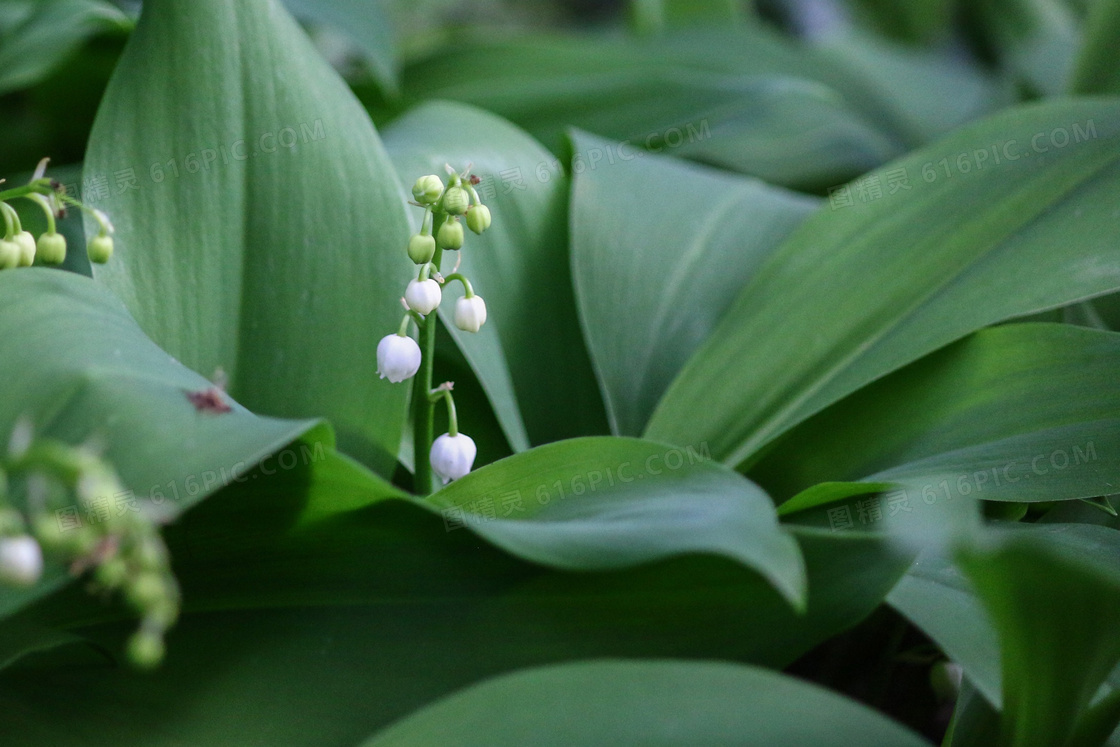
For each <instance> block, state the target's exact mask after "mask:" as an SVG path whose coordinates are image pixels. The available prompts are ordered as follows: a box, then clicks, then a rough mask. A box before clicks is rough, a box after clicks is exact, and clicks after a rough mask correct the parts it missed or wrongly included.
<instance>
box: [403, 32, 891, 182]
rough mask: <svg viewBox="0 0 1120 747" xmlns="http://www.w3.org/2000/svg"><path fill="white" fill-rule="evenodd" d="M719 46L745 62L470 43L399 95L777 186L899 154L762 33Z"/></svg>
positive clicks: (834, 178) (829, 178)
mask: <svg viewBox="0 0 1120 747" xmlns="http://www.w3.org/2000/svg"><path fill="white" fill-rule="evenodd" d="M755 36H758V37H759V38H758V39H757V40H756V39H755ZM723 41H724V42H725V43H734V42H735V41H737V42H738V43H740V44H743V45H747V46H749V48H750V49H751V53H752V55H753V56H752V57H751V60H750V63H749V64H750V66H749V67H748V66H746V65H737V66H735V67H734V68H732V66H730V65H728V64H727V63H726V62H725V63H723V64H721V65H718V66H717V65H712V64H710V61H709V60H707V59H702V60H699V61H696V60H693V59H690V57H691V56H692V55H693V54H694V47H693V46H692V45H688V46H685V47H684V49H683V51H677V47H678V46H680V45H681V43H680V42H677V41H674V40H673V38H669V39H667V40H661V39H658V40H656V41H649V42H645V43H639V42H633V41H623V40H617V39H612V40H609V41H604V40H594V39H585V38H579V37H536V38H525V37H521V38H518V39H498V40H494V39H492V38H489V39H482V38H469V39H464V41H463V46H464V47H465V50H466V51H464V52H462V53H460V54H457V55H454V56H448V55H445V54H436V55H433V56H431V57H429V58H426V59H424V60H421V61H418V62H417V63H414V64H413V65H411V66H410V67H408V68H407V69H406V70H405V72H404V76H403V80H404V89H405V90H406V91H408V92H409V93H410V95H412V96H416V97H423V98H441V99H454V100H458V101H464V102H467V103H470V104H474V105H476V106H480V107H482V108H484V109H488V110H490V111H493V112H495V113H497V114H500V115H501V116H503V117H506V118H507V119H510V120H512V121H513V122H515V123H517V124H518V125H520V126H522V127H524V128H525V129H526V130H528V131H529V132H530V133H531V134H533V135H534V136H535V137H537V138H538V139H540V140H541V141H542V142H543V143H544V144H545V145H546V146H548V147H550V148H552V149H553V150H554V151H556V152H559V151H560V150H561V148H562V145H563V136H564V133H565V132H566V131H567V130H568V129H569V128H570V127H572V126H575V127H578V128H580V129H582V130H586V131H588V132H591V133H594V134H597V135H600V136H602V137H606V138H609V139H612V140H614V141H615V143H614V148H615V150H616V151H617V150H618V149H621V150H622V151H624V152H630V151H632V150H633V149H636V148H646V149H652V150H654V151H657V152H668V153H674V154H676V155H687V156H688V157H690V158H695V159H697V160H701V161H706V162H711V163H715V164H717V165H721V166H727V167H730V168H734V169H737V170H741V171H745V172H746V173H750V174H753V175H755V176H759V177H761V178H763V179H766V180H767V181H771V182H774V183H779V184H786V185H790V184H796V185H801V184H811V185H815V186H819V185H822V184H835V183H837V182H838V181H843V180H844V179H847V178H850V177H851V176H853V175H855V174H858V173H862V172H863V171H866V170H868V169H870V168H872V167H874V166H876V165H878V164H880V163H882V162H883V161H885V160H887V159H889V158H891V157H892V156H894V155H897V154H899V153H901V152H902V148H901V145H900V144H899V143H898V142H897V140H896V138H895V137H894V136H893V133H891V132H890V131H888V130H886V129H885V128H884V127H883V126H881V125H880V123H879V122H878V121H876V120H875V119H873V118H872V117H869V116H866V115H865V114H864V113H863V112H861V111H858V110H857V109H856V108H855V107H854V106H853V105H852V104H851V102H849V101H848V100H847V99H846V98H845V97H844V96H843V95H842V94H841V93H839V92H838V91H837V90H836V89H834V88H833V87H832V86H830V85H828V84H827V83H824V82H821V81H819V80H816V79H814V78H813V77H810V76H809V75H807V74H805V70H804V68H805V67H811V66H806V65H804V63H803V62H801V63H793V64H790V63H789V60H791V59H793V60H796V59H797V57H798V53H797V51H796V50H790V49H786V48H784V47H783V46H782V45H781V44H780V43H779V42H776V41H775V40H774V39H772V38H771V37H769V36H766V37H762V35H761V34H755V35H752V36H750V37H748V38H745V39H744V38H739V39H737V40H726V39H724V40H723ZM756 42H757V44H756ZM712 43H713V42H712V40H711V39H706V41H705V42H704V44H705V48H704V52H703V53H704V54H706V55H708V54H711V45H712ZM751 45H753V46H751ZM775 50H777V51H775ZM735 59H737V58H735Z"/></svg>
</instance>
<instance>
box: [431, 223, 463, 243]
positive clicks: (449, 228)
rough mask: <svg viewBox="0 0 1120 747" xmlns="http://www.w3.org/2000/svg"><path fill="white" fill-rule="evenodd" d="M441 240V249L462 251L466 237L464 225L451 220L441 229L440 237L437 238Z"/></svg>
mask: <svg viewBox="0 0 1120 747" xmlns="http://www.w3.org/2000/svg"><path fill="white" fill-rule="evenodd" d="M436 238H437V239H438V240H439V246H440V248H441V249H451V250H455V249H462V248H463V241H464V240H465V238H466V237H465V236H464V235H463V225H462V224H461V223H459V221H457V220H449V221H447V222H446V223H444V224H443V225H442V226H440V227H439V235H438V236H437V237H436Z"/></svg>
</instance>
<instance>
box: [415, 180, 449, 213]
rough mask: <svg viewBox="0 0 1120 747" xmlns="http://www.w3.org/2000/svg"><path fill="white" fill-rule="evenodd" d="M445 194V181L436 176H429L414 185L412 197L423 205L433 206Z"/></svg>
mask: <svg viewBox="0 0 1120 747" xmlns="http://www.w3.org/2000/svg"><path fill="white" fill-rule="evenodd" d="M441 194H443V180H442V179H440V178H439V177H438V176H436V175H435V174H428V175H427V176H422V177H420V178H419V179H417V180H416V183H415V184H413V185H412V196H413V197H415V198H416V201H417V202H419V203H420V204H421V205H431V204H432V203H433V202H435V201H436V200H438V199H439V196H440V195H441Z"/></svg>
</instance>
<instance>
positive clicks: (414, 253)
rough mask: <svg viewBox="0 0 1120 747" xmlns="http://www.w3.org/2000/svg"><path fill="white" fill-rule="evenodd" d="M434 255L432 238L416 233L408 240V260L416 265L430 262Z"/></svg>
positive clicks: (434, 244)
mask: <svg viewBox="0 0 1120 747" xmlns="http://www.w3.org/2000/svg"><path fill="white" fill-rule="evenodd" d="M435 255H436V240H435V237H434V236H425V235H424V234H422V233H418V234H416V235H415V236H413V237H412V238H411V239H409V240H408V258H409V259H411V260H412V261H413V262H415V263H416V264H418V265H424V264H427V263H428V262H431V261H432V257H434V256H435Z"/></svg>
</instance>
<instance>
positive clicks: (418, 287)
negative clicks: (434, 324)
mask: <svg viewBox="0 0 1120 747" xmlns="http://www.w3.org/2000/svg"><path fill="white" fill-rule="evenodd" d="M404 300H405V302H406V303H408V308H410V309H412V310H413V311H415V312H416V313H417V314H423V315H424V316H427V315H428V314H431V313H432V312H433V311H435V310H436V309H438V308H439V302H440V301H442V300H443V291H441V290H440V287H439V283H437V282H436V281H434V280H432V279H431V278H429V279H427V280H411V281H409V283H408V288H407V289H406V290H405V292H404Z"/></svg>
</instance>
